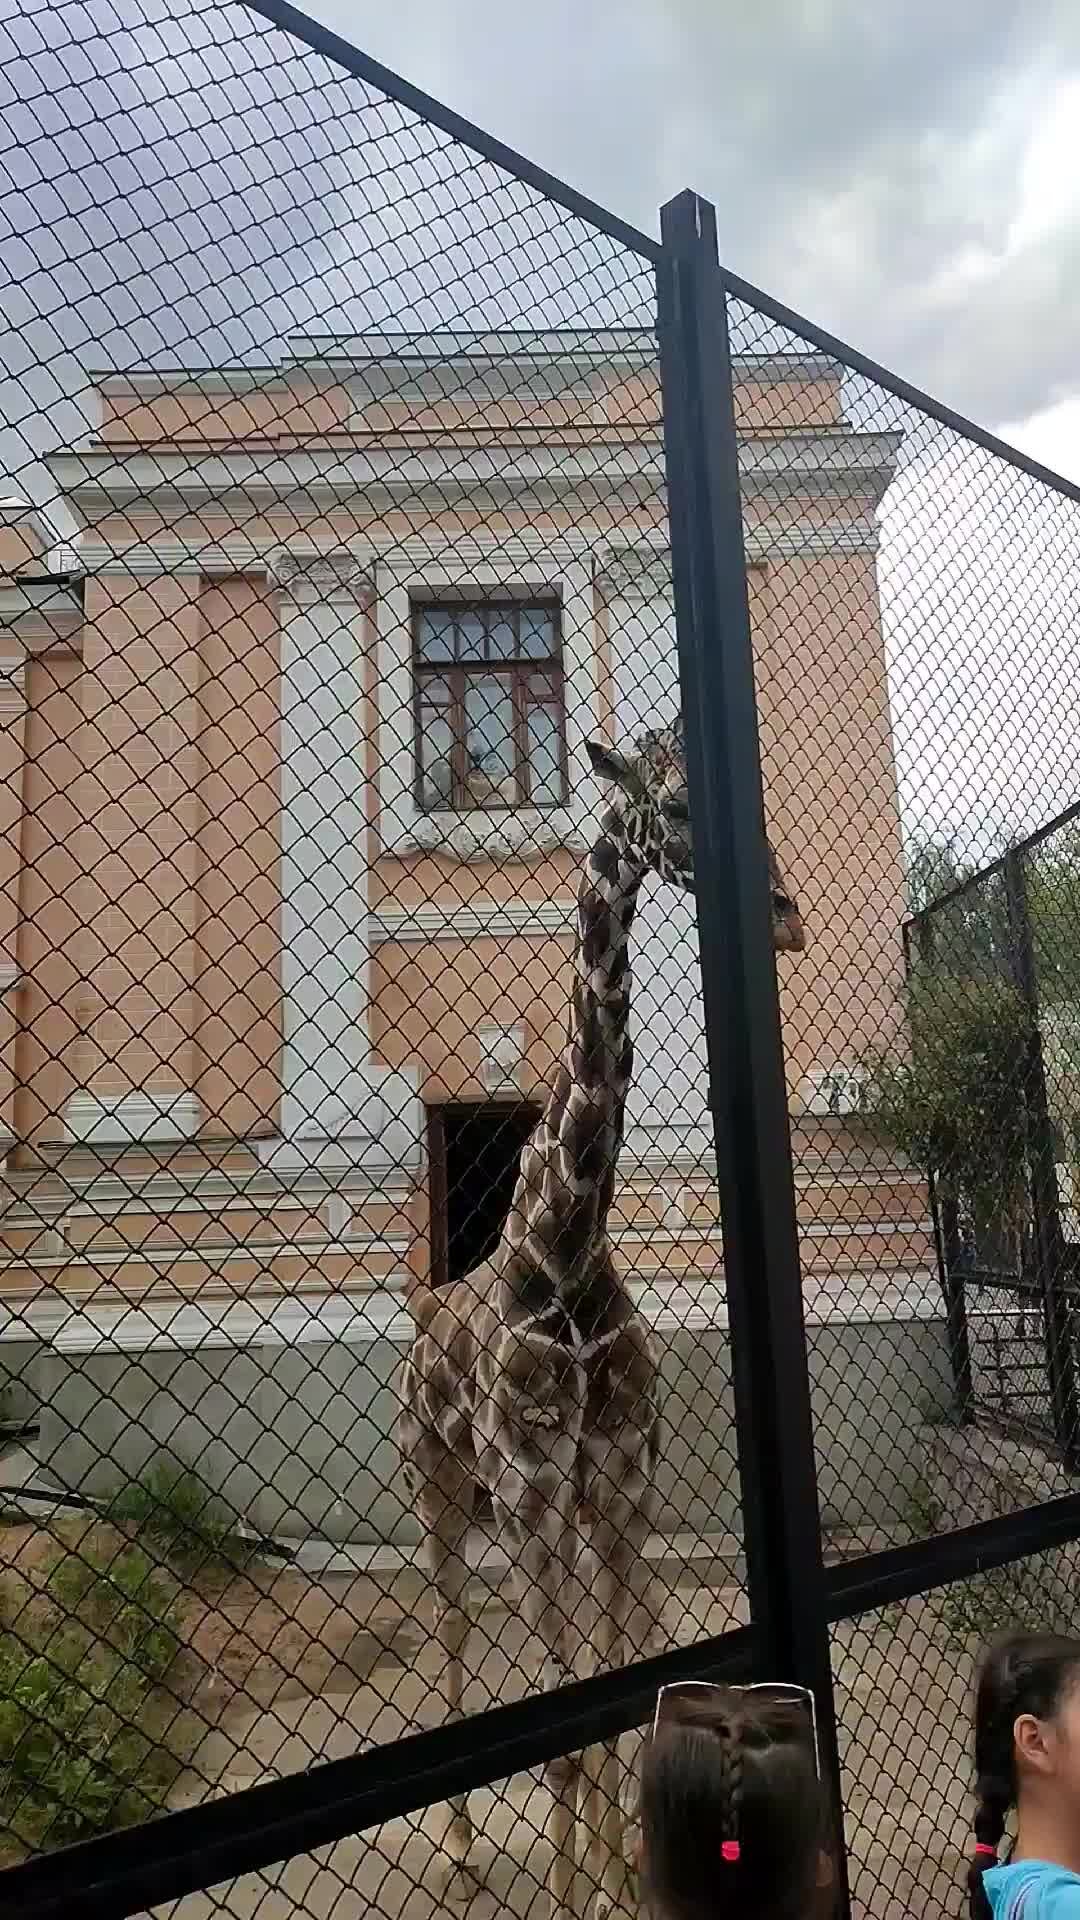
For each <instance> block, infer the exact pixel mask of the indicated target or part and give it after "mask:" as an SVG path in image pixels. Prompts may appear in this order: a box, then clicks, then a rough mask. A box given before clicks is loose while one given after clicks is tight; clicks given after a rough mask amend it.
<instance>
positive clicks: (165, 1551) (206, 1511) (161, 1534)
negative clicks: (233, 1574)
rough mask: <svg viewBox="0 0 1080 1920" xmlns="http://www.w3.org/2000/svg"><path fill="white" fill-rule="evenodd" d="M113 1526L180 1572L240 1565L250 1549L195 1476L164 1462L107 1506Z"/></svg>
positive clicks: (228, 1517) (211, 1495)
mask: <svg viewBox="0 0 1080 1920" xmlns="http://www.w3.org/2000/svg"><path fill="white" fill-rule="evenodd" d="M109 1518H110V1520H111V1521H112V1522H113V1524H114V1526H117V1527H121V1528H123V1529H125V1530H126V1531H128V1532H131V1533H133V1534H135V1536H136V1538H137V1539H139V1540H142V1541H148V1542H149V1543H150V1544H151V1545H152V1546H154V1547H156V1548H157V1549H158V1551H159V1553H160V1555H161V1556H162V1557H163V1558H164V1559H165V1560H166V1561H167V1562H168V1564H169V1565H170V1566H172V1567H175V1568H176V1569H177V1570H178V1571H180V1572H183V1573H186V1574H193V1573H199V1572H202V1571H203V1570H204V1569H206V1568H208V1567H213V1566H215V1565H216V1564H219V1563H221V1562H222V1561H225V1562H227V1563H228V1564H229V1565H230V1566H236V1565H237V1564H240V1563H242V1562H243V1561H244V1560H245V1559H246V1558H247V1557H248V1549H247V1548H246V1547H245V1546H244V1544H243V1542H241V1541H240V1540H238V1539H237V1538H236V1535H235V1531H234V1527H235V1521H234V1519H233V1517H232V1516H231V1515H230V1514H229V1512H228V1511H227V1509H226V1508H225V1507H224V1506H223V1505H222V1503H221V1502H220V1501H219V1500H216V1499H215V1498H214V1496H213V1494H211V1493H210V1491H209V1489H208V1488H207V1487H206V1486H205V1485H204V1483H203V1482H202V1481H201V1480H200V1479H199V1477H198V1475H197V1474H194V1473H190V1472H188V1471H186V1470H185V1469H184V1468H182V1467H176V1466H174V1465H172V1464H170V1463H168V1462H166V1463H163V1464H162V1465H161V1466H157V1467H153V1468H151V1470H150V1471H149V1472H148V1473H147V1474H146V1475H145V1476H144V1478H143V1479H141V1480H136V1481H133V1482H132V1483H131V1485H130V1486H127V1487H124V1488H123V1490H122V1491H121V1492H120V1493H118V1494H117V1495H116V1498H115V1499H114V1500H113V1501H112V1503H111V1505H110V1507H109Z"/></svg>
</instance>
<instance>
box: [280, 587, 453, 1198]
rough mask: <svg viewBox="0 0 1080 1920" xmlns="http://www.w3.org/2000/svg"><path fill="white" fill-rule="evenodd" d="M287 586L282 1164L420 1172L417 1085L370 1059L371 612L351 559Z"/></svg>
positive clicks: (283, 668) (283, 590)
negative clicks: (367, 670)
mask: <svg viewBox="0 0 1080 1920" xmlns="http://www.w3.org/2000/svg"><path fill="white" fill-rule="evenodd" d="M270 571H271V577H272V578H273V579H275V580H276V581H277V583H278V585H279V587H280V589H281V596H280V604H281V820H282V826H281V837H282V846H281V894H282V907H281V940H282V989H283V1026H284V1045H283V1050H282V1098H281V1140H280V1142H268V1143H266V1145H265V1147H264V1148H261V1149H260V1151H261V1153H262V1157H263V1158H264V1159H265V1160H267V1161H268V1162H269V1163H270V1164H271V1165H273V1166H279V1167H283V1168H295V1167H297V1166H302V1165H318V1166H321V1167H326V1168H328V1169H333V1168H335V1167H342V1168H344V1167H349V1166H354V1165H357V1164H361V1163H362V1164H365V1165H368V1164H382V1165H386V1164H391V1165H402V1164H410V1163H415V1162H416V1160H417V1159H418V1157H419V1153H420V1147H421V1126H420V1112H419V1103H418V1101H417V1098H416V1086H415V1083H414V1082H413V1081H412V1080H410V1079H409V1078H408V1077H407V1076H406V1075H404V1074H397V1073H391V1072H389V1071H388V1070H386V1069H383V1068H378V1067H375V1066H373V1065H372V1063H371V1062H370V1060H369V1058H368V1054H369V1046H370V1038H369V1029H368V959H369V952H368V924H367V917H368V898H367V865H366V860H365V840H364V837H365V829H366V820H365V817H364V807H363V787H364V770H365V767H364V762H365V753H366V742H365V739H364V734H363V727H362V724H361V722H362V714H363V703H364V677H363V676H364V644H365V635H366V624H365V607H366V603H367V600H368V597H369V595H370V591H371V580H370V575H369V574H368V573H367V572H366V571H365V569H364V566H363V563H362V562H361V560H360V559H358V558H357V556H355V555H354V554H352V553H350V552H349V551H348V550H341V551H338V552H331V553H323V554H307V553H302V552H295V551H293V552H290V551H285V552H281V553H278V554H276V555H274V556H273V558H272V560H271V563H270Z"/></svg>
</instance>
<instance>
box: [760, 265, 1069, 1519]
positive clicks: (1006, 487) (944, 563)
mask: <svg viewBox="0 0 1080 1920" xmlns="http://www.w3.org/2000/svg"><path fill="white" fill-rule="evenodd" d="M731 328H732V335H733V339H734V340H735V341H736V342H737V344H738V345H740V346H741V347H742V349H743V350H744V351H745V352H746V353H749V354H754V355H760V356H762V358H763V362H764V364H767V365H769V366H770V367H771V368H772V369H773V370H774V371H775V370H778V369H779V368H780V367H782V366H783V365H784V364H785V359H786V361H787V364H789V365H792V366H800V367H801V368H802V369H803V370H804V371H803V374H802V378H803V382H804V386H803V389H802V411H801V414H800V428H801V431H800V432H799V433H798V434H797V435H789V436H788V437H786V438H785V437H783V436H782V435H779V434H775V435H773V436H772V437H771V439H770V441H769V442H768V443H767V444H766V445H764V446H763V447H762V448H761V449H760V450H759V449H757V448H755V447H754V446H753V444H752V443H751V444H750V445H749V446H747V447H746V448H745V449H744V454H743V469H744V471H743V487H744V494H745V502H746V524H747V529H748V545H749V558H750V591H751V599H752V604H753V606H754V609H755V616H756V631H757V633H758V635H759V642H758V665H759V706H760V715H761V728H762V741H763V755H764V760H765V765H766V768H767V770H768V776H769V777H768V778H767V782H766V785H767V793H768V798H769V802H770V805H771V808H772V818H773V822H774V830H775V836H776V838H777V840H778V842H779V843H780V844H782V845H783V847H784V850H785V858H786V859H787V861H788V870H789V873H790V875H791V878H792V884H793V887H794V890H795V892H796V893H797V894H798V895H799V897H800V898H801V899H802V900H803V901H804V903H805V904H806V917H807V923H808V928H809V931H810V940H811V946H810V949H809V950H808V953H807V960H806V964H805V965H803V966H800V967H799V968H798V969H793V970H792V971H791V972H790V973H787V974H785V975H784V976H783V980H782V993H783V997H784V1012H785V1046H786V1051H787V1057H788V1061H789V1080H790V1086H791V1092H792V1096H793V1098H792V1116H793V1126H794V1130H795V1137H796V1142H797V1144H798V1143H799V1142H801V1143H802V1147H803V1151H802V1153H801V1154H800V1156H799V1158H800V1177H801V1180H802V1183H803V1198H804V1205H806V1204H807V1203H808V1202H809V1203H811V1204H813V1205H815V1206H816V1207H817V1209H818V1218H817V1219H816V1220H814V1219H812V1217H811V1216H810V1208H809V1206H807V1215H808V1218H807V1228H808V1232H807V1235H806V1237H805V1238H804V1243H803V1273H804V1282H805V1297H806V1306H807V1314H808V1328H809V1334H808V1338H809V1352H810V1356H811V1361H810V1364H811V1368H812V1369H814V1368H815V1362H816V1377H817V1387H818V1404H817V1419H818V1472H819V1485H820V1488H821V1496H822V1501H823V1506H824V1511H825V1515H826V1521H827V1522H828V1519H829V1517H830V1513H831V1516H832V1517H833V1518H834V1519H840V1518H841V1516H843V1519H844V1521H846V1528H845V1530H846V1531H848V1532H850V1531H852V1530H853V1529H854V1530H858V1529H862V1536H863V1539H864V1541H865V1542H866V1543H867V1544H868V1543H869V1542H870V1541H871V1540H873V1539H875V1538H876V1539H877V1540H878V1541H881V1542H884V1541H885V1540H888V1539H894V1538H895V1537H896V1532H897V1529H898V1528H905V1527H907V1528H909V1529H911V1530H913V1531H914V1532H915V1534H916V1535H918V1534H919V1533H922V1532H925V1530H926V1528H925V1513H924V1512H923V1511H922V1509H923V1506H924V1502H923V1499H922V1494H921V1491H920V1488H921V1484H922V1482H923V1480H924V1478H925V1468H926V1461H927V1458H928V1456H929V1455H931V1454H932V1453H933V1451H934V1449H936V1448H940V1446H941V1445H942V1444H943V1440H942V1435H943V1433H946V1432H948V1431H949V1429H950V1428H952V1429H955V1431H953V1432H952V1433H951V1437H950V1442H949V1444H950V1445H951V1446H952V1448H953V1450H954V1456H955V1458H954V1467H955V1488H956V1493H955V1497H954V1501H953V1506H952V1515H953V1522H954V1524H964V1523H967V1522H970V1521H972V1520H975V1519H982V1518H985V1517H987V1516H988V1515H989V1514H991V1513H996V1512H1004V1511H1008V1510H1010V1509H1013V1508H1022V1507H1026V1506H1029V1505H1033V1504H1036V1503H1038V1502H1039V1501H1040V1500H1042V1499H1044V1498H1046V1497H1047V1495H1048V1493H1050V1492H1051V1491H1053V1492H1058V1491H1064V1490H1066V1489H1067V1488H1068V1487H1069V1486H1070V1485H1071V1484H1072V1482H1071V1480H1070V1479H1069V1477H1068V1475H1067V1473H1066V1472H1065V1471H1064V1468H1063V1464H1062V1458H1061V1442H1062V1440H1063V1439H1064V1440H1067V1441H1068V1442H1069V1445H1070V1446H1071V1445H1072V1443H1073V1441H1074V1439H1075V1413H1072V1414H1068V1413H1065V1414H1062V1412H1061V1405H1060V1402H1061V1395H1062V1393H1063V1392H1064V1391H1065V1386H1063V1384H1062V1380H1061V1379H1060V1378H1059V1379H1058V1382H1057V1385H1056V1386H1055V1384H1054V1380H1053V1367H1052V1365H1051V1359H1050V1358H1049V1357H1048V1352H1049V1344H1051V1343H1049V1342H1048V1327H1047V1313H1046V1300H1045V1298H1044V1292H1042V1291H1040V1287H1042V1288H1043V1289H1044V1290H1045V1287H1046V1286H1049V1285H1050V1282H1051V1279H1053V1281H1054V1284H1055V1285H1056V1284H1058V1283H1063V1282H1064V1277H1065V1275H1066V1274H1067V1273H1071V1265H1070V1261H1071V1257H1072V1256H1071V1255H1070V1252H1069V1246H1070V1239H1069V1236H1070V1234H1072V1233H1073V1232H1074V1227H1073V1224H1072V1223H1073V1217H1074V1216H1073V1213H1072V1180H1073V1174H1072V1166H1073V1164H1074V1161H1075V1145H1074V1141H1073V1135H1074V1132H1075V1097H1074V1093H1073V1090H1072V1087H1071V1081H1070V1076H1069V1071H1068V1066H1067V1060H1068V1059H1069V1058H1070V1057H1071V1056H1069V1054H1068V1046H1069V1039H1070V1036H1071V1031H1072V1023H1073V1018H1074V1016H1073V1014H1072V1011H1071V1008H1072V1002H1073V998H1074V995H1073V987H1072V981H1071V961H1070V953H1071V945H1072V943H1071V941H1070V938H1069V932H1070V928H1071V920H1072V913H1073V908H1072V891H1071V888H1072V868H1073V861H1074V853H1075V840H1074V833H1073V829H1072V827H1071V825H1070V824H1069V819H1070V816H1069V814H1068V811H1067V810H1068V809H1070V808H1071V807H1072V806H1074V805H1075V803H1076V801H1077V799H1078V797H1080V766H1078V759H1077V750H1076V746H1075V730H1074V728H1073V727H1072V725H1071V724H1070V721H1071V716H1072V715H1073V714H1074V712H1075V711H1076V702H1077V697H1078V685H1077V665H1076V656H1075V648H1074V646H1073V644H1072V635H1073V630H1074V622H1075V615H1076V607H1077V594H1078V591H1080V570H1078V563H1077V535H1078V534H1080V508H1078V506H1077V504H1076V502H1075V501H1074V500H1073V499H1072V498H1071V497H1070V495H1069V493H1068V491H1067V490H1066V491H1058V490H1056V489H1055V488H1053V487H1052V486H1050V485H1049V484H1047V483H1045V482H1044V481H1043V480H1041V479H1039V478H1038V477H1036V476H1035V475H1034V474H1031V473H1029V472H1027V471H1025V470H1024V469H1023V468H1022V467H1021V466H1019V465H1014V464H1012V463H1011V462H1009V461H1008V460H1007V459H1005V458H1003V457H1002V456H1001V454H1000V453H998V452H996V451H994V450H993V449H992V448H991V447H988V446H984V445H982V444H980V443H978V442H977V441H976V440H974V439H972V438H969V437H967V436H965V435H964V434H962V433H960V432H959V431H957V430H955V429H953V428H952V427H950V426H948V425H947V424H945V423H944V422H943V421H942V420H940V419H939V418H938V417H937V416H936V415H934V414H932V413H931V412H929V411H926V410H924V409H922V408H920V407H918V406H917V405H916V404H915V403H914V401H910V400H908V399H907V398H905V397H902V396H901V394H900V392H899V391H895V390H893V388H891V387H890V386H889V385H887V384H885V383H884V382H885V380H886V378H887V377H886V376H883V377H882V381H875V380H873V379H871V378H870V377H869V375H868V373H866V372H865V371H864V370H863V367H862V366H861V365H859V366H856V365H854V364H852V363H850V362H848V361H847V360H845V359H844V358H843V356H842V354H841V353H839V352H838V353H837V354H835V355H829V354H826V353H825V352H823V351H822V350H821V348H820V347H817V348H816V347H815V343H814V342H813V341H812V340H810V339H809V338H806V337H804V336H802V335H800V334H798V333H797V332H795V331H794V330H793V329H792V328H791V327H789V326H785V325H783V324H781V322H780V320H779V318H774V317H772V315H771V314H766V313H764V312H762V311H761V310H759V309H758V308H756V307H755V306H753V305H751V304H750V303H749V302H748V301H747V300H744V299H742V298H735V297H733V298H732V301H731ZM1062 812H1065V815H1066V818H1065V824H1064V825H1063V826H1062V827H1060V828H1058V829H1057V830H1055V831H1053V832H1051V833H1049V834H1047V833H1046V832H1045V829H1046V827H1047V826H1048V825H1049V824H1050V823H1051V822H1052V821H1053V820H1054V819H1055V818H1056V817H1057V816H1058V815H1059V814H1060V813H1062ZM1010 848H1011V849H1013V852H1012V854H1011V855H1010V857H1009V859H1005V858H1004V856H1005V854H1006V852H1007V850H1009V849H1010ZM979 876H982V877H981V878H979ZM965 882H966V883H967V884H966V885H965V886H963V890H962V891H960V892H959V893H956V892H955V890H956V889H957V888H958V887H961V886H962V883H965ZM1040 1026H1041V1028H1042V1029H1044V1030H1045V1033H1046V1035H1047V1036H1048V1037H1047V1039H1046V1040H1045V1042H1044V1047H1045V1048H1048V1049H1049V1052H1048V1054H1047V1064H1046V1069H1045V1073H1044V1070H1043V1063H1042V1060H1041V1058H1040V1049H1039V1045H1038V1038H1037V1036H1038V1033H1039V1031H1040ZM928 1176H929V1177H930V1178H931V1179H932V1181H933V1187H934V1191H933V1195H931V1192H930V1190H929V1188H928V1184H927V1180H928ZM932 1199H933V1202H934V1203H935V1204H934V1205H932V1204H931V1200H932ZM1037 1202H1038V1205H1037V1204H1036V1203H1037ZM1059 1202H1060V1204H1059ZM935 1214H936V1219H935ZM1048 1216H1049V1217H1048ZM823 1219H824V1220H825V1221H827V1224H822V1221H823ZM935 1228H936V1232H935ZM1037 1228H1038V1230H1039V1231H1038V1233H1037V1232H1036V1229H1037ZM1040 1236H1041V1237H1040ZM1036 1240H1038V1243H1039V1245H1040V1246H1041V1247H1042V1255H1041V1260H1042V1265H1041V1267H1040V1269H1039V1272H1038V1273H1037V1272H1036V1270H1035V1245H1036ZM976 1242H978V1245H976ZM1018 1261H1019V1264H1020V1267H1021V1268H1022V1269H1024V1270H1023V1271H1019V1272H1018V1270H1017V1262H1018ZM965 1263H967V1264H965ZM969 1267H970V1272H969V1271H968V1268H969ZM1040 1274H1041V1276H1042V1278H1041V1279H1040ZM1057 1311H1058V1310H1056V1309H1055V1312H1057ZM1063 1311H1064V1310H1062V1311H1061V1312H1058V1319H1059V1320H1061V1328H1060V1329H1059V1336H1060V1337H1059V1338H1058V1340H1057V1344H1058V1346H1059V1347H1060V1349H1061V1355H1062V1366H1065V1364H1066V1362H1067V1363H1068V1367H1069V1369H1071V1353H1070V1350H1069V1347H1068V1340H1067V1338H1066V1333H1065V1331H1064V1318H1063ZM1059 1372H1060V1369H1059ZM973 1373H974V1376H975V1377H976V1382H977V1384H976V1389H975V1397H974V1401H972V1399H971V1394H972V1386H971V1380H972V1374H973ZM1067 1384H1068V1383H1067V1382H1066V1383H1065V1385H1067ZM1055 1395H1056V1396H1057V1399H1058V1402H1059V1413H1058V1416H1057V1417H1055V1414H1054V1411H1053V1402H1054V1399H1055ZM1025 1408H1026V1416H1025V1411H1024V1410H1025ZM976 1413H978V1414H980V1415H982V1414H985V1415H987V1416H988V1417H987V1419H986V1420H985V1421H984V1420H982V1419H981V1418H980V1419H979V1420H978V1422H977V1423H976V1424H975V1425H973V1424H972V1419H973V1416H974V1415H975V1414H976ZM1063 1419H1064V1420H1065V1424H1066V1426H1067V1428H1068V1432H1064V1433H1063V1431H1062V1420H1063ZM1029 1442H1030V1444H1028V1443H1029ZM1073 1459H1074V1456H1073V1455H1069V1457H1068V1458H1067V1459H1066V1460H1065V1463H1064V1464H1065V1466H1068V1465H1071V1464H1072V1463H1073Z"/></svg>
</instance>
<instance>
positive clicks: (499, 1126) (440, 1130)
mask: <svg viewBox="0 0 1080 1920" xmlns="http://www.w3.org/2000/svg"><path fill="white" fill-rule="evenodd" d="M539 1118H540V1109H539V1107H534V1106H531V1105H529V1104H528V1103H527V1102H525V1101H522V1102H521V1103H520V1104H519V1105H516V1104H512V1103H510V1102H507V1101H495V1100H485V1101H461V1102H456V1103H455V1104H453V1105H450V1106H445V1107H432V1108H431V1109H430V1111H429V1114H428V1134H429V1143H430V1147H431V1278H432V1285H433V1286H436V1287H438V1286H445V1285H446V1284H447V1282H448V1281H451V1280H460V1279H461V1278H462V1277H463V1275H464V1274H466V1273H471V1272H472V1269H473V1268H474V1267H476V1266H479V1264H480V1262H481V1260H486V1258H487V1256H488V1254H489V1253H491V1252H492V1251H493V1250H494V1247H495V1243H496V1241H497V1240H498V1238H499V1234H500V1233H501V1231H502V1225H503V1221H504V1220H505V1219H506V1216H507V1214H508V1213H509V1211H510V1202H511V1200H512V1199H513V1197H514V1183H515V1181H516V1180H517V1174H518V1162H519V1160H520V1158H521V1149H522V1147H523V1146H524V1144H525V1141H526V1140H527V1139H528V1137H529V1135H530V1133H531V1132H532V1130H533V1128H534V1127H535V1125H536V1123H537V1121H538V1120H539Z"/></svg>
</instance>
